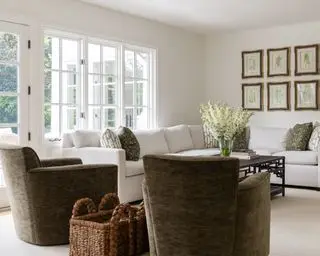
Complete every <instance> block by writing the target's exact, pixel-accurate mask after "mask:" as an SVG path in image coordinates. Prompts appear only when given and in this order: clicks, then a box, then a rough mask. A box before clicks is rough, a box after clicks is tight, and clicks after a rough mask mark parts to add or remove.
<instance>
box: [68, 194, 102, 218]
mask: <svg viewBox="0 0 320 256" xmlns="http://www.w3.org/2000/svg"><path fill="white" fill-rule="evenodd" d="M94 212H97V208H96V205H95V204H94V202H93V201H92V199H90V198H82V199H79V200H78V201H76V203H75V204H74V206H73V209H72V217H77V216H82V215H86V214H88V213H94Z"/></svg>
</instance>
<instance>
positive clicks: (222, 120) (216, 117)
mask: <svg viewBox="0 0 320 256" xmlns="http://www.w3.org/2000/svg"><path fill="white" fill-rule="evenodd" d="M200 113H201V119H202V121H203V124H204V125H205V126H206V127H207V128H208V129H210V130H211V131H212V133H213V136H214V137H215V139H216V140H233V139H234V137H235V136H236V135H238V134H239V133H241V132H242V131H243V129H244V128H246V126H247V124H248V122H249V119H250V117H251V116H252V115H253V113H252V112H249V111H247V110H244V109H242V108H232V107H230V106H228V105H226V104H221V103H218V104H211V102H210V101H209V102H208V103H207V104H202V105H201V106H200Z"/></svg>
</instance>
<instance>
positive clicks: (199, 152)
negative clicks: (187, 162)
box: [167, 148, 220, 156]
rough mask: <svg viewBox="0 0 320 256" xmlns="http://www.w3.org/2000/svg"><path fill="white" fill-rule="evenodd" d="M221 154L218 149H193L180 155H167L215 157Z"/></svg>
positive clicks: (176, 154) (179, 153)
mask: <svg viewBox="0 0 320 256" xmlns="http://www.w3.org/2000/svg"><path fill="white" fill-rule="evenodd" d="M217 154H220V150H219V149H218V148H204V149H191V150H186V151H182V152H178V153H168V154H167V155H174V156H214V155H217Z"/></svg>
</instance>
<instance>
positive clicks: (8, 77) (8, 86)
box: [0, 64, 18, 92]
mask: <svg viewBox="0 0 320 256" xmlns="http://www.w3.org/2000/svg"><path fill="white" fill-rule="evenodd" d="M17 88H18V67H17V66H15V65H3V64H0V92H17Z"/></svg>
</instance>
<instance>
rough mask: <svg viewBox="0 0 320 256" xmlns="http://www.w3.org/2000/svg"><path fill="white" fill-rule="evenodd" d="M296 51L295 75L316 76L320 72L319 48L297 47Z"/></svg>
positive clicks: (310, 46)
mask: <svg viewBox="0 0 320 256" xmlns="http://www.w3.org/2000/svg"><path fill="white" fill-rule="evenodd" d="M294 51H295V75H296V76H301V75H315V74H318V71H319V46H318V45H317V44H314V45H304V46H296V47H295V48H294Z"/></svg>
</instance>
